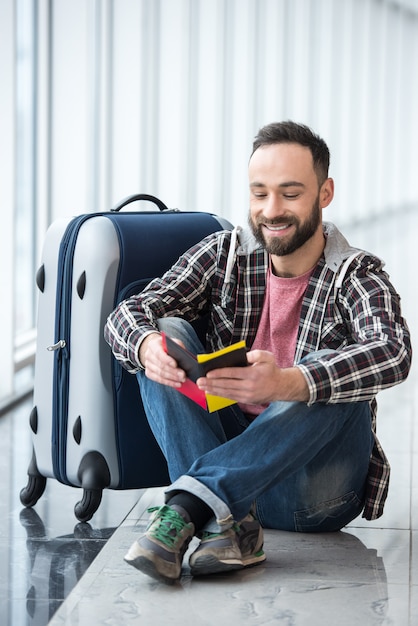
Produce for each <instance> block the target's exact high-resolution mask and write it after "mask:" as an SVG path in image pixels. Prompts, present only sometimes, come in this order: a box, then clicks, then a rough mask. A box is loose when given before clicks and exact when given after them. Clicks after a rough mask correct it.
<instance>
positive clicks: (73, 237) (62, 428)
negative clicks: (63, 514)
mask: <svg viewBox="0 0 418 626" xmlns="http://www.w3.org/2000/svg"><path fill="white" fill-rule="evenodd" d="M97 215H102V213H90V214H88V215H82V216H80V217H76V218H74V219H73V220H72V221H71V222H70V223H69V224H68V226H67V229H66V231H65V233H64V235H63V238H62V241H61V246H60V251H59V257H58V276H57V295H56V306H57V310H56V317H55V343H54V344H53V345H51V346H49V347H48V348H47V350H49V351H50V352H54V385H53V405H52V406H53V413H54V414H53V416H52V422H53V425H54V427H53V430H52V467H53V470H54V475H55V476H56V478H57V479H58V480H59V481H61V482H63V483H66V484H72V483H70V481H69V480H68V478H67V433H68V398H69V382H70V380H69V379H70V354H71V352H70V350H71V338H70V329H71V298H72V291H73V290H72V283H73V258H74V251H75V247H76V243H77V237H78V233H79V230H80V228H81V226H82V225H83V224H84V222H86V221H87V220H88V219H90V218H91V217H96V216H97Z"/></svg>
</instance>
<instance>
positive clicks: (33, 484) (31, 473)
mask: <svg viewBox="0 0 418 626" xmlns="http://www.w3.org/2000/svg"><path fill="white" fill-rule="evenodd" d="M45 487H46V478H45V476H42V474H40V473H39V470H38V466H37V464H36V457H35V450H33V452H32V459H31V462H30V463H29V467H28V484H27V485H26V487H23V489H22V490H21V492H20V501H21V503H22V504H23V506H26V507H28V508H31V507H32V506H35V504H36V503H37V502H38V500H39V498H40V497H41V495H42V494H43V492H44V491H45Z"/></svg>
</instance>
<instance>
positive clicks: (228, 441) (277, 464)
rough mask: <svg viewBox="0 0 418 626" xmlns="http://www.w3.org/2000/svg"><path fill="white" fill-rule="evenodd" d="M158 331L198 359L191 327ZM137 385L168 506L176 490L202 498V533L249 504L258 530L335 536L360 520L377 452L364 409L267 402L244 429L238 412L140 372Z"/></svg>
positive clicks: (174, 325)
mask: <svg viewBox="0 0 418 626" xmlns="http://www.w3.org/2000/svg"><path fill="white" fill-rule="evenodd" d="M160 329H161V330H164V331H165V332H166V333H167V334H168V335H170V336H171V337H176V338H179V339H181V340H182V341H183V342H184V344H185V345H186V347H187V348H188V349H189V350H190V351H192V352H194V353H199V352H204V348H203V347H202V345H201V343H200V341H199V339H198V337H197V335H196V333H195V332H194V330H193V328H192V327H191V326H190V324H188V323H187V322H184V321H183V320H180V319H177V318H165V319H162V320H160ZM315 354H317V353H315ZM315 354H311V355H309V356H308V357H307V359H313V358H315ZM138 381H139V384H140V389H141V395H142V399H143V403H144V407H145V411H146V414H147V418H148V421H149V424H150V426H151V429H152V431H153V433H154V435H155V438H156V439H157V441H158V443H159V445H160V447H161V449H162V451H163V453H164V456H165V457H166V459H167V463H168V468H169V473H170V479H171V481H172V484H171V485H170V486H169V487H168V488H167V489H166V492H165V493H166V500H169V498H170V497H171V496H172V495H174V494H175V493H176V492H178V491H188V492H190V493H192V494H194V495H196V496H198V497H199V498H201V499H202V500H203V501H204V502H205V503H206V504H207V505H208V506H209V507H210V508H211V509H212V510H213V511H214V519H213V520H212V521H211V522H210V523H209V524H208V526H207V530H212V531H218V530H225V529H227V528H228V527H230V526H231V525H232V524H233V521H234V520H238V521H239V520H241V519H243V518H244V517H245V516H246V515H247V513H248V512H249V510H250V509H251V507H252V506H253V505H254V504H255V506H256V511H257V516H258V519H259V520H260V523H261V524H262V526H264V527H266V528H275V529H280V530H290V531H300V532H329V531H335V530H339V529H341V528H342V527H343V526H345V525H346V524H348V523H349V522H350V521H352V520H353V519H354V518H355V517H357V516H358V515H359V514H360V513H361V511H362V509H363V500H364V491H365V482H366V477H367V472H368V466H369V459H370V454H371V450H372V447H373V434H372V430H371V415H370V407H369V403H368V402H347V403H341V404H322V403H317V404H314V405H312V406H307V405H306V404H305V403H303V402H272V403H271V404H270V405H269V407H268V408H267V409H266V410H265V411H263V412H262V413H261V414H260V415H259V416H258V417H257V418H256V419H255V420H254V421H252V422H250V421H248V420H247V418H246V416H245V415H244V413H243V412H242V411H241V410H240V409H239V407H238V406H237V405H233V406H232V407H228V408H226V409H223V410H222V411H219V412H218V413H208V412H207V411H205V410H204V409H202V408H200V407H199V406H198V405H196V404H195V403H194V402H192V401H191V400H190V399H188V398H186V397H185V396H184V395H183V394H181V393H179V392H178V391H177V390H175V389H172V388H171V387H168V386H165V385H160V384H159V383H155V382H153V381H151V380H149V379H148V378H147V377H146V376H145V374H144V372H139V373H138Z"/></svg>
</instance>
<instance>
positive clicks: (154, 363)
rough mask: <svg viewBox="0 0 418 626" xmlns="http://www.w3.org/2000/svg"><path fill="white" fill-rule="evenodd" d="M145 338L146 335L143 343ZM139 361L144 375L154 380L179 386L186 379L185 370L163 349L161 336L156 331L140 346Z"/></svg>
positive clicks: (171, 385)
mask: <svg viewBox="0 0 418 626" xmlns="http://www.w3.org/2000/svg"><path fill="white" fill-rule="evenodd" d="M147 339H148V337H147V338H146V339H145V340H144V343H145V342H146V341H147ZM179 343H180V342H179ZM141 362H142V364H143V365H144V367H145V374H146V376H147V377H148V378H150V379H151V380H154V381H155V382H158V383H161V384H163V385H169V386H170V387H180V386H181V385H182V383H184V381H185V380H186V374H185V372H184V371H183V370H182V369H180V368H179V367H178V366H177V362H176V361H175V360H174V359H173V358H172V357H171V356H169V355H168V354H167V353H166V352H165V351H164V348H163V343H162V338H161V336H160V335H159V334H157V333H155V334H153V335H149V340H148V342H147V344H146V345H144V346H141Z"/></svg>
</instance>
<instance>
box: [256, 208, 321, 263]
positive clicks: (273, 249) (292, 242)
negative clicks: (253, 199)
mask: <svg viewBox="0 0 418 626" xmlns="http://www.w3.org/2000/svg"><path fill="white" fill-rule="evenodd" d="M248 223H249V225H250V228H251V230H252V232H253V235H254V237H255V238H256V240H257V241H258V243H260V244H261V245H262V246H263V248H265V250H266V251H267V252H268V253H269V254H273V255H274V256H286V255H288V254H292V253H293V252H295V250H298V248H300V247H301V246H303V244H305V243H306V242H307V241H308V240H309V239H311V237H313V236H314V234H315V233H316V231H317V229H318V226H319V224H320V223H321V209H320V206H319V198H316V200H315V202H314V204H313V206H312V211H311V214H310V216H309V217H308V218H307V220H306V221H304V222H301V221H300V220H299V218H297V217H296V216H295V215H291V216H290V217H288V218H284V217H281V218H277V219H274V220H266V219H263V217H262V216H259V217H258V218H255V220H253V218H252V217H251V214H250V215H249V217H248ZM263 224H269V225H270V224H271V225H275V226H278V225H279V224H292V225H293V226H295V229H296V230H295V233H294V234H293V235H292V237H291V238H290V239H287V240H285V241H284V239H285V238H284V237H283V238H282V237H265V236H264V234H263Z"/></svg>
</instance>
